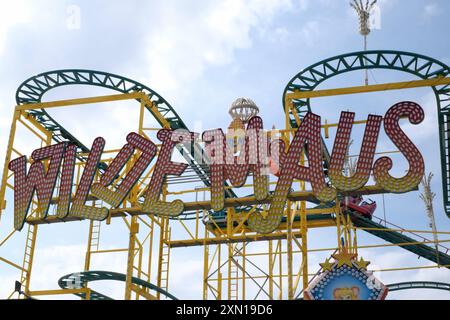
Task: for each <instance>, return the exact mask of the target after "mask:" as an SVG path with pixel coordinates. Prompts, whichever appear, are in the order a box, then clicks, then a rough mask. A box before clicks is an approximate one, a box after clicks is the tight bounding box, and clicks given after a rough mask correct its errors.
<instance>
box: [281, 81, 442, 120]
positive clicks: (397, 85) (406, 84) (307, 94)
mask: <svg viewBox="0 0 450 320" xmlns="http://www.w3.org/2000/svg"><path fill="white" fill-rule="evenodd" d="M447 84H450V77H446V78H444V77H438V78H434V79H426V80H413V81H403V82H391V83H382V84H373V85H368V86H357V87H347V88H337V89H325V90H316V91H295V92H293V93H288V94H287V95H286V100H297V99H310V98H319V97H330V96H339V95H346V94H357V93H368V92H378V91H388V90H401V89H410V88H420V87H434V86H439V85H447ZM288 128H289V126H288Z"/></svg>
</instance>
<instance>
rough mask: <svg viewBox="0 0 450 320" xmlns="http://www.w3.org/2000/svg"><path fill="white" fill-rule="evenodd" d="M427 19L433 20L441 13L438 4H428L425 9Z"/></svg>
mask: <svg viewBox="0 0 450 320" xmlns="http://www.w3.org/2000/svg"><path fill="white" fill-rule="evenodd" d="M423 12H424V15H425V18H431V17H434V16H436V15H438V14H439V13H440V10H439V7H438V5H437V4H436V3H431V4H427V5H426V6H425V9H424V11H423Z"/></svg>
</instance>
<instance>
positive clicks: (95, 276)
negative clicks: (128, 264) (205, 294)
mask: <svg viewBox="0 0 450 320" xmlns="http://www.w3.org/2000/svg"><path fill="white" fill-rule="evenodd" d="M126 278H127V276H126V275H125V274H122V273H117V272H110V271H86V272H79V273H71V274H68V275H65V276H64V277H61V278H60V279H59V280H58V285H59V286H60V287H61V288H62V289H74V288H76V289H79V288H83V287H85V286H86V285H87V283H88V282H94V281H101V280H112V281H122V282H125V281H126ZM131 282H132V283H133V284H135V285H138V286H141V287H143V288H148V289H150V290H153V291H156V292H159V293H160V294H162V295H164V296H166V297H167V298H169V299H172V300H178V299H177V298H176V297H174V296H173V295H171V294H170V293H169V292H167V291H166V290H164V289H162V288H160V287H158V286H156V285H154V284H152V283H150V282H147V281H144V280H142V279H139V278H136V277H133V278H132V280H131ZM75 295H77V296H79V297H81V298H83V299H85V298H86V295H85V294H84V293H78V294H75ZM90 299H91V300H113V299H112V298H110V297H108V296H105V295H104V294H101V293H99V292H97V291H91V297H90Z"/></svg>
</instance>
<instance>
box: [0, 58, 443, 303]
mask: <svg viewBox="0 0 450 320" xmlns="http://www.w3.org/2000/svg"><path fill="white" fill-rule="evenodd" d="M374 69H385V70H393V71H399V72H404V73H407V74H410V75H412V76H415V77H416V79H411V80H410V81H405V82H397V83H384V84H376V85H369V84H367V85H364V86H358V87H347V88H337V89H326V90H318V86H319V85H320V84H322V83H324V82H325V81H327V80H329V79H331V78H333V77H335V76H338V75H342V74H346V73H349V72H352V71H361V70H363V71H365V70H374ZM76 85H85V86H86V85H88V86H96V87H101V88H106V89H110V90H113V91H116V93H115V94H112V95H102V96H94V97H87V98H86V97H83V98H76V99H70V100H57V101H45V100H44V96H45V95H46V94H47V93H48V92H50V91H51V90H54V89H56V88H59V87H63V86H64V87H66V86H67V87H69V86H76ZM418 87H429V88H432V90H433V91H434V93H435V95H436V104H437V109H438V115H439V116H438V120H439V122H438V124H436V125H438V126H439V130H440V131H439V132H440V148H441V149H440V153H441V162H442V183H443V196H444V208H445V212H446V213H447V215H448V216H449V217H450V169H449V166H450V156H449V153H448V148H449V141H450V140H449V138H450V137H449V134H450V128H449V123H450V120H449V119H450V118H449V117H450V68H449V67H448V66H447V65H445V64H444V63H442V62H440V61H437V60H435V59H433V58H430V57H427V56H423V55H420V54H415V53H409V52H399V51H393V50H383V51H382V50H375V51H367V50H365V51H361V52H352V53H347V54H342V55H339V56H336V57H332V58H329V59H325V60H323V61H320V62H318V63H316V64H314V65H312V66H310V67H307V68H305V69H303V70H302V71H301V72H299V73H298V74H297V75H295V77H293V78H292V80H291V81H289V83H288V84H287V86H286V89H285V91H284V94H283V98H282V107H280V111H283V113H284V115H285V128H284V129H280V130H277V132H276V134H277V135H279V136H280V137H281V139H283V140H285V141H287V142H288V143H289V142H290V141H291V140H292V138H293V135H294V132H295V130H296V129H297V128H299V126H300V125H301V123H302V121H303V119H304V118H305V116H306V115H307V113H308V112H310V111H313V110H314V107H313V105H312V100H313V99H314V98H317V97H331V96H337V95H343V94H360V93H366V92H380V91H387V90H398V89H407V88H411V89H412V88H418ZM125 100H134V101H136V112H138V113H139V117H138V119H139V120H138V123H137V124H136V128H137V131H136V132H137V133H138V134H139V135H141V136H143V137H146V138H148V139H151V140H154V141H157V139H156V138H155V133H156V130H157V129H161V128H164V129H172V130H176V129H185V130H188V126H187V125H186V124H185V123H184V122H183V120H182V119H181V118H180V116H179V115H178V114H177V112H176V111H175V109H174V108H173V107H172V106H171V105H170V104H169V102H168V101H167V100H166V99H164V98H163V97H161V96H160V95H159V94H158V93H157V92H155V91H154V90H153V89H152V88H150V87H147V86H146V85H144V84H141V83H138V82H136V81H133V80H131V79H129V78H125V77H122V76H118V75H114V74H110V73H106V72H99V71H93V70H57V71H50V72H45V73H42V74H39V75H36V76H33V77H31V78H29V79H28V80H26V81H25V82H23V83H22V84H21V85H20V87H19V88H18V89H17V93H16V102H17V106H16V107H15V108H14V111H13V120H12V124H11V130H10V135H9V141H8V147H7V150H6V158H5V164H4V169H3V176H2V181H1V187H0V206H1V208H0V209H1V216H2V224H0V235H1V236H2V238H0V249H1V248H2V246H6V245H8V243H11V242H17V241H23V244H22V245H23V248H24V251H23V255H22V260H21V262H15V261H13V260H14V259H13V258H10V257H7V256H0V265H2V267H1V268H4V267H5V268H6V267H9V268H13V269H16V270H17V282H16V286H14V283H11V284H8V283H2V286H9V285H10V286H11V294H10V295H9V296H8V297H5V298H18V297H20V298H39V297H42V296H50V297H54V296H55V295H66V294H69V295H72V294H74V295H77V296H78V297H81V298H82V299H97V300H107V299H111V297H109V296H108V294H107V293H105V292H100V291H96V290H93V289H92V284H93V283H94V282H96V281H102V280H114V281H122V282H124V284H125V285H124V293H123V298H125V299H132V298H135V299H150V300H153V299H166V298H168V299H176V297H175V296H174V295H172V294H171V293H170V292H171V290H170V275H171V273H172V272H177V266H173V265H172V264H171V262H172V259H171V257H172V255H174V254H176V251H177V250H190V249H195V248H197V250H196V251H195V252H196V254H198V253H199V252H201V254H202V255H203V261H204V263H203V275H202V279H203V281H202V288H203V295H202V297H203V299H229V300H235V299H258V298H259V299H301V298H303V297H304V296H305V292H306V291H307V289H308V288H309V287H310V285H311V283H312V282H314V281H315V279H316V278H317V277H318V276H319V275H320V274H321V273H323V272H324V270H326V269H329V268H330V266H329V260H327V261H326V263H324V264H321V266H322V267H321V268H320V270H318V271H317V270H315V266H312V265H311V263H310V260H311V256H312V255H314V254H315V253H317V252H328V253H329V254H330V255H333V257H336V256H338V255H342V254H351V255H353V256H354V257H356V256H358V249H361V248H365V249H370V248H379V247H383V246H386V247H389V246H398V247H400V248H403V249H404V250H407V251H408V252H410V253H411V254H412V255H416V256H419V257H422V258H424V259H426V260H429V261H431V262H433V263H434V264H433V266H432V267H435V268H438V267H440V268H450V251H449V250H450V249H448V248H446V247H445V246H444V245H443V244H442V243H445V242H448V241H450V240H440V241H439V242H437V240H436V239H437V238H435V240H430V239H427V238H425V237H423V236H422V235H421V234H422V233H427V234H433V235H437V234H441V235H448V234H450V233H449V232H447V233H446V232H437V231H436V230H433V231H432V232H430V231H417V230H406V229H403V228H401V227H399V226H395V225H392V224H389V223H388V222H387V221H385V220H383V219H380V218H377V217H376V215H374V213H375V214H376V204H374V203H371V202H370V201H369V200H368V199H367V198H366V196H367V195H371V194H372V195H374V194H384V193H386V191H385V190H383V189H381V188H380V187H379V186H377V185H369V186H366V187H364V188H362V189H360V190H358V191H356V192H354V193H353V194H352V195H351V197H349V196H348V195H346V194H342V195H338V197H337V198H336V199H335V200H334V201H331V202H326V203H324V202H320V201H318V200H317V199H315V198H314V197H313V196H312V194H311V191H310V190H308V189H307V184H306V183H305V182H304V181H295V182H294V184H293V185H292V188H293V190H291V192H290V193H289V197H288V200H287V203H286V206H285V207H284V215H283V217H282V220H281V224H280V225H279V226H278V227H277V228H276V230H275V231H273V232H270V233H265V234H261V233H257V232H255V231H254V230H252V228H250V227H249V223H248V221H249V219H250V217H252V215H255V214H258V215H262V216H264V214H265V212H266V211H267V208H268V203H267V201H266V202H265V201H260V200H258V199H257V198H256V197H255V195H253V179H249V181H248V182H247V184H246V185H244V186H242V187H241V188H239V191H238V189H237V188H235V187H233V186H231V185H229V184H226V185H225V208H224V209H223V210H221V211H214V210H212V209H211V199H209V198H208V194H209V190H210V188H211V172H210V167H209V165H208V164H209V159H208V155H207V153H205V152H204V146H203V145H202V144H201V143H197V142H193V143H192V145H191V147H190V148H188V147H187V146H186V145H185V144H181V143H180V144H177V145H176V148H177V150H176V151H174V152H178V153H179V155H181V156H182V157H183V158H184V160H185V163H187V164H188V168H187V169H186V170H185V172H184V173H183V174H182V175H180V176H168V177H166V179H165V180H164V187H163V192H162V196H161V199H162V200H166V199H167V200H170V201H171V200H173V199H177V198H179V197H182V198H183V199H184V211H183V213H182V214H181V215H179V216H176V217H171V216H160V215H154V214H148V213H145V212H139V211H137V210H136V204H138V203H141V202H142V197H143V194H144V192H145V190H146V189H147V188H148V186H149V184H150V177H151V174H152V172H153V171H154V170H155V166H156V163H155V161H153V162H152V164H151V165H150V166H149V168H148V169H147V170H146V171H145V172H144V174H143V175H142V176H141V177H140V179H139V180H138V182H137V183H136V184H135V185H134V186H133V188H132V191H131V192H130V193H129V194H128V195H127V197H126V199H125V201H124V202H123V203H122V204H121V205H120V206H119V207H117V208H111V210H110V211H109V214H108V216H107V218H106V219H105V220H103V221H97V220H85V219H84V218H83V217H75V216H68V217H60V216H58V214H57V212H56V210H55V207H56V205H57V204H58V201H59V188H58V186H59V185H60V182H61V181H60V179H61V177H58V182H57V184H56V185H57V187H56V189H55V190H56V191H55V194H53V196H52V202H51V206H50V210H49V214H48V215H47V216H45V215H43V213H42V210H41V208H40V206H39V203H38V202H37V201H36V199H35V198H34V200H33V201H32V202H31V207H30V214H29V215H28V217H27V218H26V224H25V227H24V229H23V230H22V231H21V232H20V231H18V230H16V229H12V230H11V231H10V232H5V230H6V229H8V230H9V229H10V228H11V226H10V225H6V224H5V222H4V221H5V216H9V215H11V213H12V212H13V209H12V207H13V200H12V199H13V197H12V194H13V191H14V178H13V174H12V172H11V171H10V170H9V168H8V163H10V161H11V160H13V159H14V158H17V157H20V156H23V155H24V154H25V153H24V152H23V151H21V150H20V149H19V146H18V144H17V143H16V141H17V136H18V135H19V132H22V131H23V130H26V131H28V132H29V133H30V134H31V135H33V136H34V138H33V139H30V140H29V141H28V143H29V145H30V146H33V147H35V149H37V148H42V147H44V146H49V145H52V144H54V143H61V142H69V143H71V144H73V145H75V146H76V164H75V178H74V185H75V186H77V185H78V184H79V183H80V179H81V178H82V173H83V169H84V168H85V165H86V161H87V157H88V154H89V152H90V148H89V147H88V146H87V145H86V144H84V143H85V142H84V141H81V140H80V139H79V138H77V134H76V133H75V132H69V130H67V129H66V128H64V126H63V123H60V122H57V121H56V120H55V119H54V118H53V117H52V116H51V113H52V110H53V109H55V108H62V107H71V106H85V107H95V106H89V105H90V104H101V103H108V102H112V101H119V102H120V101H125ZM258 112H259V109H258V107H257V106H256V104H255V103H254V102H253V101H252V100H250V99H245V98H241V99H238V100H236V102H235V103H234V104H233V105H232V106H231V108H230V115H231V116H232V122H231V124H230V128H232V129H244V128H245V125H246V124H247V123H248V121H249V120H250V119H251V118H252V117H254V116H256V115H257V114H258ZM149 119H152V120H153V119H156V121H157V123H158V124H159V125H160V128H154V127H148V126H147V123H149V122H150V121H148V120H149ZM365 123H366V121H356V122H355V124H365ZM333 127H336V124H328V123H325V124H322V133H323V137H324V138H323V139H326V138H327V136H328V131H329V130H330V128H333ZM271 134H274V133H271ZM235 140H236V139H235ZM158 147H160V146H159V145H158ZM393 151H396V150H393ZM118 152H119V150H118V149H111V150H104V152H103V154H102V158H101V160H100V162H99V164H98V166H97V168H96V176H95V181H99V179H100V178H101V176H102V174H103V173H104V172H106V170H107V168H108V167H109V166H111V164H112V161H113V159H114V157H115V156H116V155H117V154H118ZM322 154H323V166H324V169H325V172H327V169H328V167H329V164H330V158H331V156H330V152H329V151H328V149H327V147H326V145H325V142H324V141H323V142H322ZM138 159H139V157H138V156H137V155H133V156H132V157H131V160H130V163H129V164H127V165H126V166H125V167H124V168H123V169H122V171H121V173H120V175H118V176H116V177H115V178H114V181H113V183H112V184H111V188H112V189H115V188H118V187H119V186H120V183H121V181H123V179H124V177H125V176H126V175H127V174H128V173H129V172H130V170H131V169H132V168H133V165H134V164H135V163H136V162H137V161H138ZM302 159H303V160H301V161H305V160H306V159H307V151H306V152H305V153H303V156H302ZM326 174H327V173H326ZM199 184H201V186H199ZM270 185H271V190H273V188H272V187H273V186H274V185H275V182H274V181H271V182H270ZM247 191H248V192H247ZM272 192H273V191H272ZM240 194H246V195H245V196H241V195H240ZM349 201H350V202H351V203H349ZM87 204H88V205H90V206H92V207H94V208H100V207H104V206H105V205H106V204H105V203H104V202H103V200H100V199H98V198H96V197H95V196H94V195H90V196H89V198H88V199H87ZM9 220H11V219H9ZM117 220H119V221H121V222H123V230H124V231H123V233H122V234H115V237H117V238H119V237H121V236H122V238H124V239H127V243H128V245H127V246H126V247H125V248H111V247H110V246H108V245H107V243H106V245H107V247H106V248H104V247H102V244H105V243H104V242H102V241H101V240H102V236H103V234H104V233H106V232H107V230H108V227H109V226H110V224H111V223H112V222H113V221H117ZM71 221H73V222H71ZM83 221H84V222H83ZM65 222H71V223H73V224H77V223H78V224H83V226H85V227H86V232H87V236H86V253H85V259H84V260H85V261H84V265H80V266H73V268H74V270H73V273H71V274H67V275H64V274H61V278H60V279H59V281H58V283H55V287H53V288H48V289H46V290H35V289H34V288H33V279H34V277H39V275H38V274H34V273H33V265H34V264H35V260H36V247H37V244H38V243H39V236H40V232H39V231H40V229H41V228H48V229H50V228H57V227H58V225H60V224H62V223H65ZM319 228H320V229H323V230H326V231H327V232H329V234H332V235H333V236H334V237H335V239H336V245H335V246H334V247H333V248H320V249H318V248H311V247H310V246H309V245H308V233H309V232H310V231H311V230H312V229H319ZM360 232H367V233H370V234H371V235H373V236H375V237H378V238H380V239H381V240H383V241H384V244H382V245H378V244H376V245H370V246H361V245H359V244H358V241H357V239H358V233H360ZM20 233H22V234H23V233H25V234H26V237H25V239H23V240H22V239H19V238H20V237H19V234H20ZM181 248H184V249H181ZM200 249H201V250H200ZM120 252H121V253H125V254H126V255H127V259H126V261H124V262H123V270H122V272H111V271H108V270H106V271H104V270H95V269H92V265H93V260H94V259H96V257H97V256H98V255H114V254H117V253H120ZM358 263H359V264H358V265H359V266H364V269H366V268H367V263H366V264H364V263H365V262H364V260H363V259H362V260H359V262H358ZM180 267H181V266H180ZM155 268H156V270H155ZM416 268H420V267H416ZM427 268H430V266H428V267H427ZM410 269H413V268H408V267H404V266H399V268H398V271H400V270H410ZM58 286H59V287H58ZM250 288H251V289H250ZM417 288H428V289H429V288H432V289H440V290H447V291H449V290H450V285H449V284H445V283H435V282H426V281H424V282H406V283H396V284H387V289H388V290H389V291H396V290H405V289H417ZM177 298H183V297H177Z"/></svg>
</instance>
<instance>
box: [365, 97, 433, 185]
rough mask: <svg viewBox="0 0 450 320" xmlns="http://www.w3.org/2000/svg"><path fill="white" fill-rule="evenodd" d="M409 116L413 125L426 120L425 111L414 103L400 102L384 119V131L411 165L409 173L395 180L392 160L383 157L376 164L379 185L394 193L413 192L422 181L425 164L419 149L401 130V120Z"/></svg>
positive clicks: (376, 177) (376, 178) (375, 176)
mask: <svg viewBox="0 0 450 320" xmlns="http://www.w3.org/2000/svg"><path fill="white" fill-rule="evenodd" d="M405 116H408V118H409V121H410V122H411V123H412V124H419V123H421V122H422V121H423V119H424V118H425V115H424V112H423V109H422V107H421V106H419V105H418V104H417V103H414V102H409V101H406V102H400V103H397V104H395V105H394V106H392V107H391V108H390V109H389V110H388V112H387V113H386V116H385V119H384V130H385V131H386V134H387V135H388V137H389V138H390V139H391V140H392V142H393V143H394V144H395V146H396V147H397V148H398V149H399V150H400V152H401V153H402V154H403V155H404V156H405V158H406V160H407V161H408V163H409V170H408V173H407V174H406V175H405V176H404V177H402V178H394V177H392V176H391V175H390V174H389V170H391V169H392V160H391V159H390V158H388V157H382V158H380V159H378V160H377V161H376V162H375V165H374V178H375V181H376V183H377V185H379V186H381V187H382V188H383V189H385V190H386V191H389V192H393V193H404V192H408V191H411V190H413V189H414V188H415V187H417V186H418V184H419V183H420V181H421V180H422V177H423V174H424V171H425V164H424V161H423V157H422V155H421V153H420V151H419V150H418V149H417V147H416V146H415V145H414V144H413V143H412V142H411V140H410V139H409V138H408V137H407V136H406V134H405V133H404V132H403V130H402V129H401V128H400V125H399V120H400V118H402V117H405Z"/></svg>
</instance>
